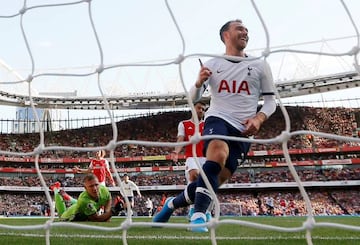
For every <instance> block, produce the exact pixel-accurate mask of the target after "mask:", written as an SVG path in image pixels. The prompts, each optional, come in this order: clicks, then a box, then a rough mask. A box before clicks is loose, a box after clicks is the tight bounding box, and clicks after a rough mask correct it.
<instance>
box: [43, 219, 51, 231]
mask: <svg viewBox="0 0 360 245" xmlns="http://www.w3.org/2000/svg"><path fill="white" fill-rule="evenodd" d="M51 223H52V221H51V220H48V221H46V222H45V224H44V229H45V230H50V228H51Z"/></svg>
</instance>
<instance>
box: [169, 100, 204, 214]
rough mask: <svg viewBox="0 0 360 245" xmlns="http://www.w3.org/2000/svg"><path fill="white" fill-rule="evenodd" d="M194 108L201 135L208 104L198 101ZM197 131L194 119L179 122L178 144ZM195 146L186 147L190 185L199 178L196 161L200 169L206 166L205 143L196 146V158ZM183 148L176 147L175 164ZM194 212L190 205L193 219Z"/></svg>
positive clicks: (187, 172) (201, 142)
mask: <svg viewBox="0 0 360 245" xmlns="http://www.w3.org/2000/svg"><path fill="white" fill-rule="evenodd" d="M194 108H195V111H196V115H197V118H198V120H199V133H200V135H202V134H203V130H204V120H203V118H204V113H205V109H206V104H205V103H204V102H202V101H197V102H195V103H194ZM195 130H196V122H195V119H194V118H193V117H192V118H190V119H187V120H183V121H181V122H179V125H178V135H177V142H185V141H189V140H190V138H191V137H192V136H194V134H195ZM192 147H193V145H192V144H188V145H186V146H185V157H186V161H185V177H186V181H187V183H188V184H190V183H191V182H193V181H195V180H196V179H197V177H198V176H199V173H200V171H199V167H198V165H197V163H196V160H198V161H199V164H200V167H202V165H204V163H205V161H206V158H205V157H204V154H203V148H204V142H203V141H200V142H199V143H197V144H196V157H195V155H194V154H193V149H192ZM182 148H183V146H176V147H175V150H174V151H173V152H172V159H173V161H174V162H177V161H178V155H179V153H180V152H181V150H182ZM193 212H194V207H193V205H190V211H189V217H191V215H192V213H193Z"/></svg>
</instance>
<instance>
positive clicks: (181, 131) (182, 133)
mask: <svg viewBox="0 0 360 245" xmlns="http://www.w3.org/2000/svg"><path fill="white" fill-rule="evenodd" d="M177 136H178V137H179V136H184V137H185V127H184V123H183V122H182V121H181V122H179V125H178V134H177Z"/></svg>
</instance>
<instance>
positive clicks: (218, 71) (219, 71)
mask: <svg viewBox="0 0 360 245" xmlns="http://www.w3.org/2000/svg"><path fill="white" fill-rule="evenodd" d="M223 71H224V70H217V71H216V73H221V72H223Z"/></svg>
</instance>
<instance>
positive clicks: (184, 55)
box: [0, 0, 360, 244]
mask: <svg viewBox="0 0 360 245" xmlns="http://www.w3.org/2000/svg"><path fill="white" fill-rule="evenodd" d="M134 2H136V3H137V4H139V5H138V7H137V8H133V9H127V8H126V4H127V3H126V2H122V4H123V5H124V6H123V7H124V8H119V9H114V8H113V7H112V5H111V4H110V3H108V2H107V1H100V0H98V1H96V0H83V1H56V2H53V1H27V0H24V1H18V5H17V7H15V8H13V9H8V8H4V9H3V11H2V12H0V21H1V22H2V25H3V23H5V24H7V23H8V22H9V21H13V20H15V23H16V25H14V30H13V31H14V32H15V34H14V33H8V34H4V35H9V36H11V37H13V38H14V39H16V40H14V46H13V47H7V48H8V49H11V48H16V44H19V45H20V47H21V49H22V50H23V51H24V52H23V53H22V57H23V60H24V63H23V64H20V65H22V66H23V67H26V69H25V68H24V69H21V68H19V69H18V70H17V71H16V72H15V71H13V70H12V69H11V67H6V69H5V70H6V72H4V73H6V74H2V77H6V78H5V79H2V80H1V81H0V87H1V91H5V92H7V93H11V94H12V93H13V94H21V95H25V96H27V97H26V98H28V101H26V103H25V104H27V105H28V106H30V107H31V108H32V111H33V112H34V115H35V118H36V121H37V122H38V127H39V143H38V145H37V147H35V148H34V151H32V152H26V153H25V152H23V153H21V152H10V151H3V150H1V151H0V152H1V154H5V155H10V156H29V155H32V156H35V168H36V170H37V174H38V176H39V178H40V180H41V183H42V186H43V188H44V193H45V195H46V198H47V200H48V203H52V196H51V192H50V191H49V189H48V186H46V183H45V181H44V178H43V176H42V174H41V172H40V168H39V165H40V163H39V156H40V155H41V154H42V153H44V152H47V151H79V152H89V151H92V152H95V151H97V150H99V149H105V150H107V151H109V152H110V159H111V161H110V165H111V169H112V170H113V171H114V173H116V175H115V176H116V179H117V182H118V183H120V182H121V181H120V176H119V174H118V173H117V171H116V167H115V163H114V159H115V157H114V150H115V148H116V147H118V146H120V145H124V144H134V145H136V144H139V145H145V146H155V147H163V146H172V147H175V146H176V145H178V144H177V143H174V142H149V141H137V140H130V139H129V140H126V141H119V140H118V138H117V135H118V128H117V126H116V122H115V121H114V120H112V121H111V125H112V129H113V138H112V140H111V141H109V142H107V144H106V145H103V146H100V147H78V146H71V147H68V146H48V145H46V144H45V143H44V142H45V140H44V138H45V134H44V128H43V126H42V124H41V123H40V119H39V117H38V115H37V110H36V109H37V104H36V101H34V100H33V97H34V96H35V95H38V92H39V91H40V90H41V89H46V91H50V92H51V91H52V92H57V91H59V90H60V91H65V88H70V89H69V90H67V91H73V90H76V91H78V92H80V93H81V92H82V93H83V94H81V95H82V97H81V99H86V98H90V97H92V96H99V97H100V98H101V99H102V106H103V108H104V110H106V111H107V114H108V116H109V117H112V115H113V113H112V111H111V109H112V107H111V104H110V103H109V101H108V96H110V95H111V96H118V97H121V96H125V95H126V96H127V95H133V96H141V95H146V94H148V93H158V94H161V93H164V91H166V92H168V93H176V92H179V91H180V92H181V91H182V92H185V94H186V95H187V100H188V105H189V107H190V108H191V112H192V113H193V114H194V115H195V110H194V107H193V106H192V105H193V103H192V102H193V101H192V100H191V98H190V97H189V96H188V89H189V86H190V85H191V84H193V82H194V80H195V77H196V76H197V72H198V68H199V64H198V63H196V62H197V59H198V58H199V57H200V58H204V59H206V58H211V57H220V56H221V55H218V54H215V53H208V52H207V49H206V46H204V47H205V48H203V49H201V50H200V51H198V50H192V47H193V46H191V45H190V44H191V42H202V43H204V45H205V43H207V42H215V38H218V37H217V36H215V35H213V36H206V37H204V36H203V35H208V32H209V31H208V27H207V21H208V20H207V19H198V18H196V16H188V15H184V16H182V18H179V17H178V16H177V8H181V9H182V10H183V11H184V9H183V7H184V6H181V5H179V4H178V3H175V1H134ZM179 2H180V3H182V1H179ZM208 2H209V4H208ZM213 2H214V1H199V2H197V1H191V4H194V5H196V6H185V7H186V8H188V9H189V8H194V9H199V11H201V5H200V3H202V4H203V5H214V3H213ZM216 2H217V4H221V5H227V4H228V6H227V8H232V9H237V12H236V13H237V15H240V16H237V15H236V16H235V18H241V19H243V20H244V22H245V23H247V22H250V19H251V20H252V21H254V22H257V23H258V28H257V29H261V31H262V33H263V34H262V36H254V37H253V36H252V35H251V32H252V27H253V26H254V25H252V26H251V27H250V36H251V37H250V42H252V41H253V42H256V43H258V45H261V43H260V42H259V40H258V39H261V40H265V42H264V41H263V42H262V43H263V44H262V45H263V46H265V48H263V49H261V50H260V51H258V52H257V53H258V56H257V57H256V58H257V59H271V57H272V56H277V55H279V54H289V53H290V54H299V55H305V56H306V55H308V56H316V57H327V58H334V59H342V58H343V57H351V59H352V63H353V67H352V68H353V70H355V71H356V72H357V73H359V64H358V56H359V48H360V45H359V32H358V29H357V25H356V23H355V21H354V19H353V14H355V13H356V12H354V11H356V10H355V9H352V11H351V10H350V8H349V7H348V5H347V4H346V1H338V2H336V1H335V2H336V3H333V2H334V1H331V2H332V3H331V4H332V5H335V4H337V5H336V6H337V11H338V12H341V13H342V14H343V16H345V17H343V18H341V21H342V22H343V23H342V24H343V25H349V26H351V27H352V29H353V33H354V35H355V38H354V39H353V40H354V42H353V43H350V44H349V45H348V47H347V50H346V51H343V52H340V53H339V52H335V51H334V52H328V51H325V52H323V51H322V50H324V49H322V50H320V51H318V50H316V51H314V50H302V49H290V48H288V47H280V48H276V49H274V48H271V41H272V37H273V36H274V35H278V34H277V33H276V26H272V25H271V24H269V25H268V22H270V19H271V17H269V16H268V15H263V14H262V12H263V10H262V9H263V8H268V7H269V6H268V5H267V4H264V5H265V6H262V4H258V3H257V1H249V2H248V3H247V4H246V11H248V12H249V13H250V14H249V13H247V14H245V12H246V11H244V10H242V6H241V4H240V3H238V2H240V1H238V2H236V1H221V2H220V1H216ZM241 2H242V1H241ZM259 2H260V1H259ZM272 2H273V1H270V4H272ZM329 2H330V1H329ZM151 4H153V5H156V6H157V7H158V8H159V9H161V12H159V16H158V17H159V18H155V16H154V15H157V12H156V11H155V12H151V13H147V8H148V7H149V6H150V5H151ZM308 4H309V5H313V4H315V3H314V2H311V3H310V2H309V3H308ZM198 5H199V6H198ZM117 6H119V5H117ZM120 6H121V5H120ZM204 7H208V6H204ZM99 8H105V9H106V10H107V11H108V13H109V14H108V15H107V16H105V17H101V16H99V15H98V11H97V10H98V9H99ZM131 11H132V12H131ZM284 11H285V12H288V13H293V12H294V11H295V9H292V10H284ZM317 11H318V18H321V17H320V16H321V14H320V13H321V12H322V10H321V9H319V8H318V9H317ZM73 12H76V13H78V14H75V15H74V16H76V18H75V19H72V20H71V21H69V20H65V19H67V18H68V14H69V15H70V13H73ZM184 12H185V11H184ZM285 12H284V14H286V13H285ZM242 13H244V15H245V16H241V14H242ZM219 14H221V13H219V12H217V11H216V10H213V12H212V13H208V14H207V15H206V18H212V16H213V15H219ZM115 15H119V16H120V17H121V18H122V19H121V18H120V19H121V21H119V22H115V23H114V22H113V21H114V19H113V16H115ZM37 16H41V18H40V17H39V19H37V21H35V23H37V24H38V25H39V28H38V29H36V31H32V32H30V31H28V29H29V28H30V26H28V25H27V22H28V21H29V19H32V18H35V19H36V18H37ZM80 16H81V18H80ZM56 17H57V18H61V19H63V20H64V23H66V24H67V26H64V25H63V23H61V22H60V23H59V22H56V23H55V22H54V23H51V25H50V27H51V29H46V28H45V27H44V26H43V22H44V21H46V22H52V21H53V18H56ZM286 17H287V15H286ZM137 18H142V19H143V21H141V23H140V24H136V23H135V22H133V21H134V20H135V19H137ZM185 18H187V19H189V18H190V19H191V20H192V21H191V25H194V26H195V27H196V28H197V35H195V36H191V37H188V36H187V31H188V29H187V27H188V24H185V23H186V19H185ZM246 18H249V20H247V19H246ZM290 18H291V17H290ZM293 18H300V19H302V18H307V17H306V16H294V17H293ZM153 19H154V20H153ZM332 19H334V20H336V21H338V18H337V16H332ZM152 20H153V21H154V22H155V23H151V22H152ZM225 21H227V19H223V21H222V22H224V23H225ZM284 21H287V20H284ZM187 22H188V21H187ZM222 22H221V23H217V24H216V25H217V26H216V28H218V27H219V26H220V25H221V24H223V23H222ZM313 22H316V20H313ZM32 23H34V22H32ZM2 25H1V26H0V27H2ZM184 26H185V27H186V28H184ZM47 27H48V26H47ZM57 28H58V29H57ZM106 28H110V29H111V32H119V33H120V34H121V35H120V36H121V37H120V38H117V39H115V40H112V39H111V37H110V38H109V37H107V38H105V35H104V33H105V30H106ZM144 28H150V29H151V31H152V32H153V35H151V36H143V35H142V32H143V31H142V29H144ZM214 28H215V27H214ZM254 28H255V27H254ZM289 28H294V29H296V27H292V26H290V27H289ZM308 28H311V27H310V26H309V27H308ZM63 29H65V30H67V29H73V30H75V33H76V30H78V31H79V33H83V32H84V30H85V31H86V33H87V34H86V36H80V34H79V36H77V39H76V40H77V41H76V43H75V42H74V43H68V41H67V37H66V36H65V37H64V36H60V35H58V33H63V32H60V31H57V30H63ZM334 29H335V27H334ZM216 30H217V29H216ZM335 31H337V30H335ZM46 32H49V33H52V34H53V35H54V36H53V38H54V40H56V42H60V41H62V42H63V43H62V46H58V47H57V49H48V48H49V46H50V47H51V45H52V44H51V43H46V42H45V41H44V40H43V39H42V38H43V33H46ZM292 32H295V30H291V31H289V33H288V34H287V35H292ZM106 33H107V34H109V33H108V32H106ZM122 33H123V34H122ZM215 34H217V33H215ZM4 35H3V36H2V39H3V38H5V37H4ZM65 35H66V32H65ZM74 35H76V34H74ZM167 35H174V36H177V41H176V45H174V46H170V48H168V46H166V44H168V43H165V42H169V41H168V39H167V38H166V36H167ZM280 35H282V34H280ZM69 38H70V37H69ZM252 39H253V40H252ZM128 40H132V41H133V42H134V46H126V45H123V43H122V42H124V43H125V41H127V42H126V43H128ZM139 40H141V41H139ZM164 40H165V41H164ZM111 42H118V43H117V45H116V46H117V47H118V49H116V50H109V48H108V47H109V46H110V44H111ZM264 43H265V44H264ZM38 44H41V45H40V47H39V46H38ZM89 44H90V45H89ZM67 45H75V50H76V52H75V53H70V52H69V50H67V48H66V47H67ZM135 45H137V46H139V47H140V46H141V45H144V46H146V50H143V49H140V50H143V51H144V53H143V56H144V57H143V59H140V57H141V56H142V53H140V54H139V53H137V52H138V49H137V47H136V46H135ZM187 45H189V47H190V48H189V49H186V48H187ZM218 46H219V47H222V46H221V44H220V43H219V45H218ZM84 47H86V48H88V47H90V49H85V48H84ZM174 47H175V48H174ZM40 49H46V50H49V52H50V51H51V52H52V53H50V54H49V55H47V56H46V57H44V56H43V55H42V54H41V52H40ZM126 49H131V50H132V53H133V56H128V55H124V56H122V54H123V53H125V51H126ZM188 50H190V53H189V52H188ZM153 52H159V53H161V55H160V56H158V57H160V58H159V59H158V60H153V59H151V57H152V56H153V55H154V54H153ZM221 52H222V50H221V49H219V51H218V53H221ZM61 53H66V56H67V57H68V59H67V63H66V64H62V63H61V61H60V60H59V59H57V55H59V54H61ZM89 53H91V54H92V56H91V60H90V61H88V60H86V59H87V57H88V56H87V54H89ZM109 53H117V54H118V56H119V57H120V58H119V59H116V58H113V56H109V55H108V54H109ZM168 54H169V55H168ZM9 57H11V56H9ZM133 57H135V58H133ZM138 57H139V58H138ZM169 57H171V58H169ZM0 58H1V57H0ZM74 60H76V62H84V64H85V65H84V66H81V65H79V63H75V62H74ZM148 60H151V61H148ZM7 61H8V62H9V64H11V63H12V60H11V59H10V60H7ZM304 62H305V60H304ZM269 63H270V64H271V62H269ZM285 63H286V62H285ZM45 64H48V66H47V67H50V68H47V69H46V70H42V69H41V68H40V67H42V66H45ZM80 64H81V63H80ZM191 66H192V67H196V69H194V70H192V71H191V72H189V73H188V72H186V69H187V68H188V67H191ZM278 66H286V64H283V63H282V64H278ZM2 67H3V68H4V67H5V63H4V64H2ZM58 67H60V68H58ZM64 67H73V68H64ZM149 68H154V70H152V72H150V70H149ZM165 68H167V69H165ZM3 70H4V69H3ZM319 70H320V68H319V67H318V71H319ZM113 71H116V72H113ZM137 72H138V73H137ZM174 72H176V75H173V74H174ZM291 72H292V73H294V74H295V73H299V71H291ZM10 73H11V76H10V75H9V74H10ZM136 73H137V74H138V75H137V76H133V77H129V74H136ZM155 73H156V74H157V77H156V79H158V80H159V81H160V84H161V85H158V83H154V82H153V81H152V80H153V76H154V77H155V75H154V74H155ZM139 74H140V75H139ZM159 74H161V75H159ZM277 75H278V74H277ZM144 77H146V79H144ZM277 77H278V76H277ZM140 78H141V79H140ZM137 80H141V81H142V82H141V83H138V82H137ZM144 80H145V81H144ZM80 81H82V82H80ZM111 81H115V82H111ZM117 81H122V82H117ZM175 81H177V82H175ZM164 88H165V89H164ZM276 96H277V99H278V103H279V105H280V107H281V111H282V113H283V115H284V118H285V128H284V130H283V131H282V133H281V134H280V135H277V136H276V137H275V138H272V139H243V138H242V139H237V140H239V141H240V140H241V141H247V142H251V143H255V144H265V145H267V144H279V143H280V144H281V147H282V150H283V152H284V158H285V160H286V163H287V166H288V168H289V170H290V172H291V174H292V175H293V177H294V179H295V181H296V183H297V185H298V188H299V191H300V193H301V195H302V197H303V199H304V201H305V205H306V210H307V219H306V221H305V222H304V223H303V225H302V226H300V227H292V228H287V227H280V226H277V225H276V224H274V225H264V224H259V223H253V222H249V221H242V220H238V219H232V218H231V216H232V215H241V214H243V212H244V210H242V206H241V204H229V203H219V201H218V200H217V198H216V195H215V193H214V192H213V191H212V195H214V200H215V203H214V210H213V213H214V218H213V219H211V221H210V222H209V223H208V224H207V226H208V228H209V230H210V239H211V241H212V243H213V244H216V229H217V227H219V226H221V225H222V224H233V225H238V226H239V227H240V226H251V227H254V228H258V229H267V230H274V231H283V232H298V231H306V242H307V244H312V230H313V229H314V228H315V227H326V226H328V227H336V228H339V229H353V230H357V231H358V230H359V226H345V225H342V224H336V223H330V224H329V223H321V222H315V219H314V217H313V212H312V206H311V202H310V200H309V197H308V195H307V192H306V190H305V188H304V187H303V184H302V182H301V181H300V178H299V176H298V174H297V172H296V170H295V168H294V166H293V164H292V161H291V158H290V156H289V150H288V145H287V143H288V140H289V139H290V138H291V137H295V136H298V135H308V134H313V135H314V136H319V137H327V138H332V139H335V140H339V141H341V140H343V141H353V142H357V143H359V141H358V139H355V138H349V137H344V136H341V135H335V134H333V135H329V134H324V133H321V132H312V131H307V130H301V131H295V132H291V131H290V123H291V122H290V119H289V116H288V114H287V111H286V109H285V107H284V106H283V104H282V100H281V98H280V96H279V94H276ZM73 99H74V101H75V102H76V101H77V100H78V99H79V100H80V98H78V97H76V96H75V97H73ZM55 109H56V108H55ZM194 118H196V117H194ZM201 139H202V137H201V136H194V137H193V138H192V140H191V142H188V143H189V144H190V143H196V142H198V141H199V140H201ZM201 175H202V176H203V177H204V178H205V180H207V179H206V176H205V175H204V173H203V172H202V171H201ZM206 184H207V186H208V188H209V189H210V190H212V189H211V186H210V185H209V182H208V181H206ZM119 187H120V188H122V186H121V185H120V186H119ZM126 201H127V202H128V200H127V199H126ZM221 210H226V213H224V214H222V213H221ZM224 212H225V211H224ZM127 215H128V216H127V217H126V219H125V221H124V222H122V223H120V224H119V226H118V229H119V230H122V231H123V232H122V241H123V243H124V244H127V231H128V230H129V229H131V228H132V227H139V226H143V227H149V228H151V227H153V226H159V224H157V223H152V222H136V221H134V220H133V219H132V217H131V215H130V213H128V214H127ZM220 215H226V216H227V215H228V216H229V218H226V219H219V217H220ZM55 220H56V216H55V210H54V207H51V218H50V219H49V220H48V221H46V223H44V224H42V225H34V226H22V227H11V226H7V225H4V224H1V223H0V227H2V228H7V229H24V230H25V229H45V230H46V237H45V239H46V244H50V234H51V227H58V226H69V227H79V228H86V229H92V230H102V231H103V230H111V229H114V228H109V227H102V226H91V225H84V224H81V223H70V222H54V221H55ZM161 226H163V227H172V228H174V227H175V228H179V229H184V228H186V227H189V226H191V225H190V224H189V223H167V224H161Z"/></svg>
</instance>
